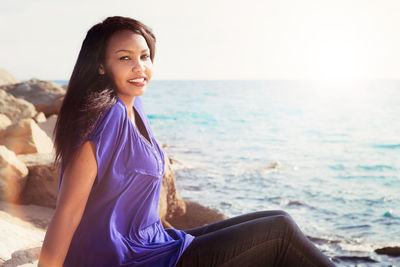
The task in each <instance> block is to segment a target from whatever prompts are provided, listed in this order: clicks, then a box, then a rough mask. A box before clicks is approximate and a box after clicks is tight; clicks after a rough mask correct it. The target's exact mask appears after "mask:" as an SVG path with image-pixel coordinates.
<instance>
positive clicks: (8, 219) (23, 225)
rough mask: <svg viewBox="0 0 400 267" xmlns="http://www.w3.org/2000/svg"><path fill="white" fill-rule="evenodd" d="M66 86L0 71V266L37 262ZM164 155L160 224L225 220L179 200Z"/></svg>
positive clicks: (53, 193)
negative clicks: (59, 113) (21, 77)
mask: <svg viewBox="0 0 400 267" xmlns="http://www.w3.org/2000/svg"><path fill="white" fill-rule="evenodd" d="M64 95H65V89H64V88H62V87H61V86H60V85H58V84H55V83H52V82H48V81H42V80H39V79H31V80H29V81H25V82H19V81H18V80H17V79H15V78H14V77H13V76H12V75H10V74H9V73H8V72H7V71H5V70H0V240H2V241H1V244H0V266H4V267H6V266H7V267H10V266H36V265H37V259H38V256H39V254H40V249H41V245H42V243H43V239H44V236H45V233H46V229H47V226H48V224H49V222H50V220H51V218H52V215H53V212H54V209H55V207H56V199H57V190H58V179H59V168H58V167H56V166H54V165H53V160H54V150H53V129H54V125H55V122H56V120H57V114H58V111H59V109H60V107H61V104H62V101H63V98H64ZM165 156H166V162H165V164H166V166H165V170H166V171H165V174H164V177H163V181H162V188H161V194H160V202H159V212H160V217H161V220H162V222H163V225H164V227H169V228H170V227H174V228H180V229H187V228H192V227H197V226H201V225H204V224H208V223H211V222H215V221H219V220H222V219H225V218H226V217H225V216H224V215H223V214H220V213H218V212H217V211H216V210H213V209H210V208H208V207H204V206H202V205H200V204H199V203H196V202H192V201H188V200H184V199H182V198H181V197H180V196H179V194H178V192H177V190H176V186H175V176H174V172H173V170H172V167H171V164H172V162H171V161H170V159H169V158H168V156H167V155H165Z"/></svg>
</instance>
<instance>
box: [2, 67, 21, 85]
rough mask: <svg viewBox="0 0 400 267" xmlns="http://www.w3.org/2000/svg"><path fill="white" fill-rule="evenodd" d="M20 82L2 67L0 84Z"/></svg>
mask: <svg viewBox="0 0 400 267" xmlns="http://www.w3.org/2000/svg"><path fill="white" fill-rule="evenodd" d="M12 83H19V81H18V80H17V79H15V78H14V77H13V76H12V75H11V74H10V73H8V72H7V71H6V70H4V69H0V85H5V84H12Z"/></svg>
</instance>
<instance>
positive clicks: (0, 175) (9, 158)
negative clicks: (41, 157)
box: [0, 146, 28, 202]
mask: <svg viewBox="0 0 400 267" xmlns="http://www.w3.org/2000/svg"><path fill="white" fill-rule="evenodd" d="M27 176H28V169H27V168H26V166H25V164H24V163H22V162H21V161H20V160H19V159H18V158H17V156H16V155H15V153H14V152H12V151H10V150H8V149H7V148H6V147H5V146H0V199H1V200H9V201H11V202H16V201H17V200H18V199H19V197H20V194H21V192H22V190H23V188H24V186H25V183H26V180H27Z"/></svg>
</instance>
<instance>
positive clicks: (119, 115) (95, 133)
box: [88, 100, 127, 140]
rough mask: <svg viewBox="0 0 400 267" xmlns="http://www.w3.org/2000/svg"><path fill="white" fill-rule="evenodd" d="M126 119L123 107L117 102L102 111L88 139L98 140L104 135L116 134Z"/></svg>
mask: <svg viewBox="0 0 400 267" xmlns="http://www.w3.org/2000/svg"><path fill="white" fill-rule="evenodd" d="M126 117H127V114H126V108H125V106H124V105H123V104H122V103H120V102H119V101H118V100H117V101H116V102H115V103H114V104H113V105H112V106H111V108H109V109H107V110H104V111H103V113H102V114H101V116H100V118H99V119H98V121H97V123H96V125H95V127H94V128H93V130H92V131H91V134H90V136H89V138H88V139H89V140H91V139H93V138H95V137H97V138H100V137H101V136H103V135H104V134H107V135H108V134H110V133H113V132H114V133H115V132H117V131H118V130H119V129H120V128H121V127H122V125H123V123H124V121H125V120H126Z"/></svg>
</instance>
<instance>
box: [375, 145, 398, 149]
mask: <svg viewBox="0 0 400 267" xmlns="http://www.w3.org/2000/svg"><path fill="white" fill-rule="evenodd" d="M373 147H374V148H383V149H400V144H384V145H373Z"/></svg>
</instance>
